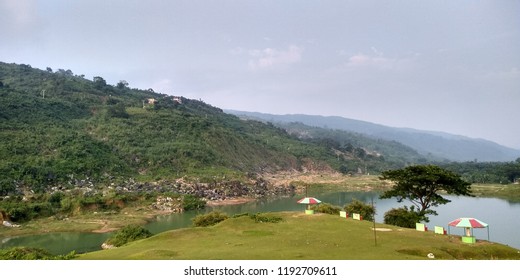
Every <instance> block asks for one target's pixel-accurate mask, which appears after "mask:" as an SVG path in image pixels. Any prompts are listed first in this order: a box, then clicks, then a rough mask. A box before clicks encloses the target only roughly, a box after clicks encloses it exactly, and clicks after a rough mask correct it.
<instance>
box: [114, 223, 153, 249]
mask: <svg viewBox="0 0 520 280" xmlns="http://www.w3.org/2000/svg"><path fill="white" fill-rule="evenodd" d="M152 235H153V234H152V233H151V232H150V231H149V230H147V229H145V228H143V227H141V226H137V225H128V226H125V227H124V228H122V229H120V230H118V231H117V232H116V233H115V235H114V236H112V237H110V238H109V239H107V241H105V243H106V244H110V245H114V246H116V247H120V246H123V245H125V244H126V243H128V242H132V241H135V240H139V239H144V238H148V237H150V236H152Z"/></svg>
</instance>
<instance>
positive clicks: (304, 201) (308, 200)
mask: <svg viewBox="0 0 520 280" xmlns="http://www.w3.org/2000/svg"><path fill="white" fill-rule="evenodd" d="M298 203H301V204H318V203H321V200H319V199H317V198H314V197H304V198H302V199H300V200H298Z"/></svg>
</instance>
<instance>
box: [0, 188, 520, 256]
mask: <svg viewBox="0 0 520 280" xmlns="http://www.w3.org/2000/svg"><path fill="white" fill-rule="evenodd" d="M312 195H314V196H315V197H317V198H319V199H320V200H322V201H323V202H326V203H331V204H334V205H338V206H343V205H345V204H348V203H350V202H351V201H352V200H353V199H358V200H361V201H363V202H365V203H371V201H372V199H373V201H374V205H375V207H376V216H375V218H376V222H379V223H382V222H383V215H384V213H385V212H386V211H388V210H390V209H391V208H396V207H401V206H403V205H406V204H399V203H397V202H396V200H395V199H384V200H380V199H379V194H378V193H375V192H332V193H321V194H320V193H317V194H312ZM445 197H447V198H448V199H450V200H451V201H452V202H450V203H448V204H446V205H441V206H439V207H437V208H434V210H436V211H437V212H438V214H439V215H438V216H430V222H429V223H427V226H428V228H430V229H433V227H434V226H443V227H445V228H446V229H448V223H449V222H450V221H452V220H455V219H457V218H460V217H473V218H477V219H479V220H481V221H483V222H485V223H487V224H489V239H490V241H494V242H498V243H502V244H506V245H509V246H511V247H514V248H518V249H520V234H518V232H519V229H520V203H511V202H508V201H506V200H502V199H497V198H476V197H455V196H445ZM299 198H301V196H295V197H281V198H275V199H264V200H257V201H252V202H248V203H244V204H237V205H222V206H214V207H206V209H205V210H203V211H199V212H197V211H188V212H185V213H180V214H171V215H164V216H158V217H156V219H155V220H154V221H152V222H150V223H149V224H147V225H146V228H147V229H148V230H150V231H151V232H152V233H154V234H156V233H160V232H163V231H167V230H172V229H178V228H184V227H190V226H191V219H192V218H193V217H195V216H196V215H197V214H200V213H204V212H209V211H213V210H219V211H222V212H225V213H227V214H228V215H234V214H239V213H246V212H249V213H257V212H277V211H303V210H304V209H305V205H301V204H297V203H296V201H297V200H298V199H299ZM449 230H450V233H451V234H456V235H462V234H463V229H461V228H454V227H450V228H449ZM111 234H113V233H46V234H40V235H31V236H20V237H13V238H4V239H3V240H0V248H7V247H13V246H28V247H41V248H44V249H46V250H48V251H50V252H51V253H54V254H66V253H68V252H70V251H72V250H75V251H76V252H77V253H84V252H90V251H96V250H100V249H101V247H100V246H101V244H102V243H103V242H104V241H105V240H106V239H107V238H108V237H109V236H110V235H111ZM473 235H474V236H475V237H476V238H477V239H488V231H487V229H474V231H473Z"/></svg>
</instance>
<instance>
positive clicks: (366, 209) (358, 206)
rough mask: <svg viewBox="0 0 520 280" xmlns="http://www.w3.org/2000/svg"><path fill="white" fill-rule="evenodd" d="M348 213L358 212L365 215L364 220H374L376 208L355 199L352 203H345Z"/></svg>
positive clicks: (362, 215)
mask: <svg viewBox="0 0 520 280" xmlns="http://www.w3.org/2000/svg"><path fill="white" fill-rule="evenodd" d="M343 209H344V210H345V211H346V212H347V213H349V214H351V213H358V214H360V215H361V217H363V220H367V221H373V220H374V215H375V213H376V209H375V207H374V206H372V205H370V204H366V203H363V202H361V201H359V200H357V199H354V200H353V201H352V202H351V203H350V204H348V205H345V207H344V208H343Z"/></svg>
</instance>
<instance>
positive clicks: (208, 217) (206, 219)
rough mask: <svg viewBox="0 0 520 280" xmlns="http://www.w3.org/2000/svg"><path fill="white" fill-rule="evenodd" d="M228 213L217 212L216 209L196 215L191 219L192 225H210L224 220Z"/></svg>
mask: <svg viewBox="0 0 520 280" xmlns="http://www.w3.org/2000/svg"><path fill="white" fill-rule="evenodd" d="M227 218H229V217H228V215H226V214H224V213H221V212H218V211H212V212H209V213H208V214H205V215H197V216H196V217H195V218H193V219H192V221H193V226H196V227H209V226H212V225H216V224H218V223H220V222H222V221H224V220H226V219H227Z"/></svg>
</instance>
